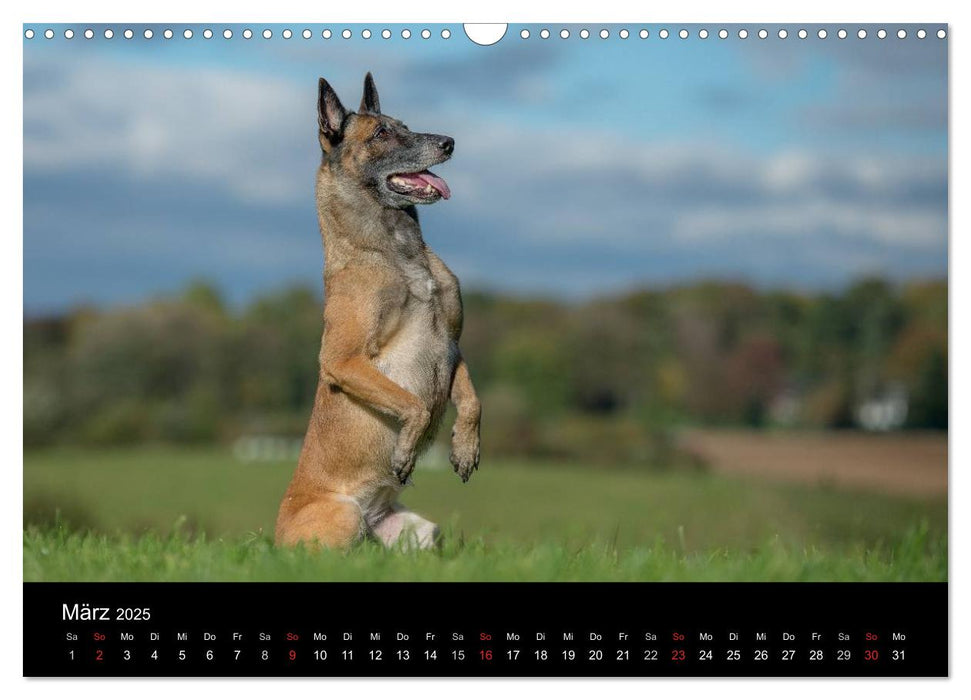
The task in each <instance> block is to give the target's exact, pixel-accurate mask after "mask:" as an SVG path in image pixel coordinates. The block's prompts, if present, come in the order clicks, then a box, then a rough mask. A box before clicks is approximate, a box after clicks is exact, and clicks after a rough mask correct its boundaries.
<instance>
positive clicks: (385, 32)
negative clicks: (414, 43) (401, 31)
mask: <svg viewBox="0 0 971 700" xmlns="http://www.w3.org/2000/svg"><path fill="white" fill-rule="evenodd" d="M381 37H382V38H383V39H390V38H391V30H390V29H383V30H381Z"/></svg>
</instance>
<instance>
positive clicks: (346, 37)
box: [341, 29, 351, 39]
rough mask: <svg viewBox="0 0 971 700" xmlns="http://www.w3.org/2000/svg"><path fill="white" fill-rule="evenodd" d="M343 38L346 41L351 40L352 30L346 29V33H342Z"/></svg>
mask: <svg viewBox="0 0 971 700" xmlns="http://www.w3.org/2000/svg"><path fill="white" fill-rule="evenodd" d="M341 36H342V37H344V38H345V39H350V38H351V30H350V29H345V30H344V31H342V32H341Z"/></svg>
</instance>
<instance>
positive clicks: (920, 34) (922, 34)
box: [917, 29, 927, 39]
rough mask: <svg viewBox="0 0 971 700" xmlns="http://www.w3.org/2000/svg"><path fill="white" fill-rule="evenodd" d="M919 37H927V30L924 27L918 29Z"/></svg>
mask: <svg viewBox="0 0 971 700" xmlns="http://www.w3.org/2000/svg"><path fill="white" fill-rule="evenodd" d="M917 38H918V39H925V38H927V32H926V31H924V30H923V29H918V30H917Z"/></svg>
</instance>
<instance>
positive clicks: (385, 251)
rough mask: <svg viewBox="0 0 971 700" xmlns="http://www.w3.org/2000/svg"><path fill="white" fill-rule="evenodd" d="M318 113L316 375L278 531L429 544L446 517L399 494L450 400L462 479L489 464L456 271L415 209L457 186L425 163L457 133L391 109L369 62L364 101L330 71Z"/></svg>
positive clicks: (454, 458) (282, 539) (441, 158)
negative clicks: (354, 101)
mask: <svg viewBox="0 0 971 700" xmlns="http://www.w3.org/2000/svg"><path fill="white" fill-rule="evenodd" d="M317 123H318V131H319V133H318V139H319V141H320V148H321V151H322V157H321V163H320V167H319V169H318V170H317V183H316V202H317V218H318V221H319V224H320V231H321V236H322V238H323V244H324V252H325V258H326V260H325V265H324V299H325V301H324V332H323V337H322V339H321V347H320V357H319V360H320V374H319V377H318V384H317V393H316V396H315V399H314V407H313V413H312V415H311V417H310V424H309V426H308V428H307V435H306V437H305V439H304V443H303V449H302V451H301V454H300V460H299V463H298V465H297V469H296V471H295V473H294V475H293V479H292V480H291V482H290V485H289V487H288V488H287V491H286V493H285V494H284V496H283V501H282V503H281V504H280V511H279V515H278V517H277V523H276V542H277V544H278V545H281V546H290V545H296V544H298V543H304V544H307V545H310V546H319V547H334V548H344V547H348V546H350V545H352V544H353V543H355V542H358V541H360V540H361V539H363V538H366V537H371V538H375V539H377V540H379V541H380V542H383V543H384V544H385V545H386V546H388V547H392V546H400V547H404V548H409V549H410V548H429V547H433V546H436V544H437V543H438V541H439V528H438V527H437V526H436V525H435V524H434V523H432V522H430V521H428V520H426V519H425V518H422V517H421V516H419V515H418V514H416V513H414V512H412V511H410V510H408V509H407V508H405V507H404V506H402V505H401V504H399V503H398V496H399V494H400V493H401V491H402V489H403V488H404V487H405V486H406V485H407V484H408V483H409V482H410V477H411V473H412V470H413V469H414V468H415V459H416V458H417V456H418V455H419V454H420V452H421V450H422V449H423V448H425V447H427V445H428V444H429V443H430V442H431V441H432V439H433V438H434V436H435V434H436V432H437V430H438V425H439V423H440V421H441V418H442V414H443V413H444V411H445V408H446V406H447V404H448V402H449V401H451V402H452V403H453V404H454V405H455V408H456V420H455V424H454V427H453V429H452V444H451V454H450V456H449V459H450V461H451V463H452V466H453V468H454V471H455V472H456V473H457V474H458V475H459V477H461V479H462V482H463V483H465V482H467V481H468V480H469V477H470V476H471V475H472V472H473V471H475V470H476V469H478V465H479V419H480V413H481V409H480V405H479V399H478V397H477V396H476V392H475V388H474V387H473V385H472V380H471V378H470V376H469V368H468V366H467V365H466V363H465V360H464V359H463V357H462V353H461V352H460V350H459V345H458V342H459V336H460V335H461V334H462V320H463V317H462V296H461V291H460V289H459V281H458V278H456V276H455V275H454V274H452V272H451V271H450V270H449V269H448V267H446V265H445V263H443V262H442V261H441V259H440V258H439V257H438V256H437V255H435V254H434V253H433V252H432V251H431V250H429V248H428V246H427V245H426V244H425V241H424V239H423V238H422V233H421V227H420V226H419V223H418V212H417V210H416V205H419V204H432V203H434V202H437V201H439V200H440V199H448V198H449V197H450V196H451V193H450V191H449V188H448V185H447V184H446V183H445V181H444V180H443V179H442V178H440V177H438V176H437V175H435V174H433V173H431V172H430V171H429V170H428V168H430V167H433V166H435V165H438V164H440V163H443V162H445V161H446V160H448V159H449V158H451V156H452V152H453V150H454V148H455V141H454V140H453V139H452V138H450V137H448V136H441V135H439V134H427V133H417V132H413V131H411V130H410V129H409V128H408V127H407V126H405V125H404V124H403V123H402V122H401V121H399V120H398V119H394V118H392V117H389V116H386V115H384V114H382V112H381V105H380V101H379V98H378V91H377V88H376V87H375V84H374V79H373V78H372V76H371V74H370V73H368V74H367V76H366V77H365V79H364V95H363V97H362V99H361V105H360V108H359V109H358V111H357V112H349V111H347V110H346V109H345V108H344V106H343V105H342V104H341V101H340V99H338V97H337V93H336V92H334V90H333V88H332V87H331V86H330V84H329V83H328V82H327V81H326V80H324V79H323V78H320V80H319V84H318V94H317Z"/></svg>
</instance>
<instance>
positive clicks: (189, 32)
mask: <svg viewBox="0 0 971 700" xmlns="http://www.w3.org/2000/svg"><path fill="white" fill-rule="evenodd" d="M182 36H183V37H185V38H186V39H191V38H192V30H191V29H186V30H185V31H184V32H182Z"/></svg>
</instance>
